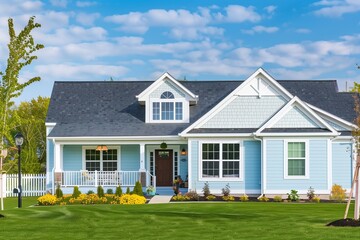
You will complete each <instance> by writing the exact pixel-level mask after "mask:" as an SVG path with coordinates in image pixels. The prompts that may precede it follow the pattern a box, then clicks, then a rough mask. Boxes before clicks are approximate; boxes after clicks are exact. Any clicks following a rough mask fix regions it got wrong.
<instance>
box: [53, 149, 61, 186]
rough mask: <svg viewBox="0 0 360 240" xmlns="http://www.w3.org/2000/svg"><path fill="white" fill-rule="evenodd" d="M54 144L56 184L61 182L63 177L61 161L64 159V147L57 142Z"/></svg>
mask: <svg viewBox="0 0 360 240" xmlns="http://www.w3.org/2000/svg"><path fill="white" fill-rule="evenodd" d="M54 145H55V148H54V167H55V169H54V172H55V176H54V178H55V179H54V182H55V184H61V179H62V177H61V171H62V170H61V161H62V159H61V155H62V154H61V149H62V147H61V144H59V143H56V142H55V143H54ZM55 187H56V186H55Z"/></svg>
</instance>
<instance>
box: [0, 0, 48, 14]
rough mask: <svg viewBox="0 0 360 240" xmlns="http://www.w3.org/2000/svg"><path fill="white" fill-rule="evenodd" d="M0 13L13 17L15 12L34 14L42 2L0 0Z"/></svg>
mask: <svg viewBox="0 0 360 240" xmlns="http://www.w3.org/2000/svg"><path fill="white" fill-rule="evenodd" d="M0 4H1V7H0V15H1V16H5V17H7V18H8V17H13V16H14V15H17V14H26V13H33V14H36V13H37V12H38V11H40V10H41V9H42V7H43V5H44V4H43V3H42V2H41V1H37V0H36V1H23V0H12V1H6V0H1V1H0Z"/></svg>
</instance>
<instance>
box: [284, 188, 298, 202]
mask: <svg viewBox="0 0 360 240" xmlns="http://www.w3.org/2000/svg"><path fill="white" fill-rule="evenodd" d="M297 193H298V191H296V190H294V189H292V190H291V192H290V193H287V195H288V197H287V200H290V201H292V202H297V201H299V198H300V197H299V194H297Z"/></svg>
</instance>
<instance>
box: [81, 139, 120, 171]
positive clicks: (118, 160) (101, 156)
mask: <svg viewBox="0 0 360 240" xmlns="http://www.w3.org/2000/svg"><path fill="white" fill-rule="evenodd" d="M96 147H97V145H96V146H94V145H91V146H82V149H81V155H82V156H81V160H82V169H81V170H83V171H85V170H86V153H85V151H86V150H87V149H96ZM107 147H108V149H116V150H117V171H121V160H120V158H121V154H120V146H114V145H113V146H107ZM100 152H101V154H100V171H103V163H104V162H103V155H102V151H100Z"/></svg>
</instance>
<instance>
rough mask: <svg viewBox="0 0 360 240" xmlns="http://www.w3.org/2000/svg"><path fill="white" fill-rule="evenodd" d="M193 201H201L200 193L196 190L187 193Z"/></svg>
mask: <svg viewBox="0 0 360 240" xmlns="http://www.w3.org/2000/svg"><path fill="white" fill-rule="evenodd" d="M185 196H186V197H188V198H189V200H191V201H199V194H197V192H196V191H189V192H187V193H186V194H185Z"/></svg>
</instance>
